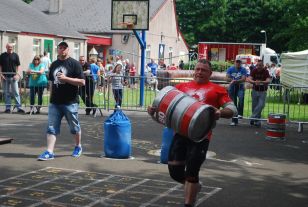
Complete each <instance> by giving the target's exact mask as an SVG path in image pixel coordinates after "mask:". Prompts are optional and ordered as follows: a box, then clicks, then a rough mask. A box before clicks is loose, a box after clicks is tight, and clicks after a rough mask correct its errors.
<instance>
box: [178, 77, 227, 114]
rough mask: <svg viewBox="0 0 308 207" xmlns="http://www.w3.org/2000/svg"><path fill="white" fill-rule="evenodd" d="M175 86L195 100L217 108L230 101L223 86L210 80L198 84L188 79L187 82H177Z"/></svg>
mask: <svg viewBox="0 0 308 207" xmlns="http://www.w3.org/2000/svg"><path fill="white" fill-rule="evenodd" d="M175 87H176V88H177V89H178V90H180V91H182V92H184V93H186V94H188V95H190V96H191V97H193V98H195V99H196V100H198V101H201V102H204V103H205V104H209V105H211V106H214V107H216V108H218V109H219V108H220V107H222V106H223V105H224V104H226V103H228V102H232V100H231V98H230V97H229V95H228V92H227V90H226V89H225V88H224V87H222V86H220V85H217V84H215V83H212V82H208V83H205V84H198V83H196V82H195V81H190V82H187V83H180V84H177V85H176V86H175Z"/></svg>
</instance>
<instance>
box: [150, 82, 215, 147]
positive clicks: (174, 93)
mask: <svg viewBox="0 0 308 207" xmlns="http://www.w3.org/2000/svg"><path fill="white" fill-rule="evenodd" d="M152 105H153V106H154V107H156V108H157V111H156V114H155V116H154V119H155V120H156V121H157V122H158V123H161V124H164V125H166V126H167V127H169V128H172V129H173V130H174V131H175V132H177V133H179V134H181V135H183V136H186V137H188V138H190V139H191V140H193V141H195V142H200V141H202V140H203V139H204V138H206V137H207V136H206V135H207V134H208V133H209V132H210V131H211V129H213V128H214V127H215V124H216V121H215V109H214V107H212V106H210V105H207V104H204V103H203V102H199V101H197V100H196V99H194V98H192V97H190V96H189V95H187V94H185V93H183V92H181V91H179V90H177V89H176V88H174V87H172V86H167V87H165V88H163V89H162V90H161V91H160V92H159V93H158V95H157V96H156V98H155V99H154V101H153V104H152Z"/></svg>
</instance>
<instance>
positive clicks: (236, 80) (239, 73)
mask: <svg viewBox="0 0 308 207" xmlns="http://www.w3.org/2000/svg"><path fill="white" fill-rule="evenodd" d="M241 64H242V61H241V60H236V61H235V65H234V66H231V67H230V68H228V70H227V80H228V81H230V85H229V89H228V92H229V96H230V98H231V99H232V101H233V102H234V104H235V106H236V107H237V110H238V116H237V117H233V118H232V122H231V124H230V125H231V126H236V125H237V124H238V119H239V118H242V117H243V110H244V98H245V81H246V76H247V70H246V69H245V68H244V67H242V65H241Z"/></svg>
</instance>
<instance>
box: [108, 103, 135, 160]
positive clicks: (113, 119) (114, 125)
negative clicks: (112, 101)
mask: <svg viewBox="0 0 308 207" xmlns="http://www.w3.org/2000/svg"><path fill="white" fill-rule="evenodd" d="M104 134H105V138H104V151H105V156H106V157H109V158H118V159H125V158H129V157H130V156H131V134H132V133H131V123H130V120H129V119H128V117H127V116H126V115H125V114H124V113H123V112H122V110H120V109H115V111H114V112H113V114H111V115H110V116H109V117H108V119H107V120H106V121H105V122H104Z"/></svg>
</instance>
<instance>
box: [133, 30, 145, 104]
mask: <svg viewBox="0 0 308 207" xmlns="http://www.w3.org/2000/svg"><path fill="white" fill-rule="evenodd" d="M133 32H134V34H135V36H136V38H137V40H138V42H139V44H140V48H141V67H140V76H141V78H140V97H139V105H140V106H143V105H144V79H145V78H144V67H145V49H146V42H145V39H146V37H145V30H142V37H141V38H140V35H139V34H138V33H137V31H136V30H133Z"/></svg>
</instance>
